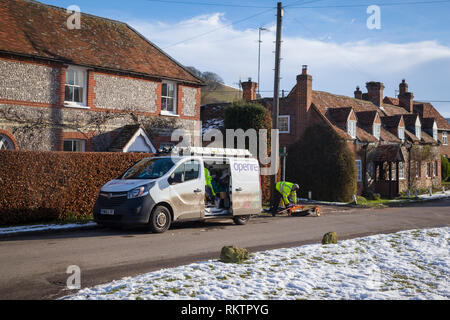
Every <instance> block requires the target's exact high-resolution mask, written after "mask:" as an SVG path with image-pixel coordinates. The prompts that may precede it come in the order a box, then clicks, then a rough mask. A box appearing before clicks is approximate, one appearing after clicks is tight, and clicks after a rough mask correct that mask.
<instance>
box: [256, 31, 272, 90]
mask: <svg viewBox="0 0 450 320" xmlns="http://www.w3.org/2000/svg"><path fill="white" fill-rule="evenodd" d="M262 31H269V29H266V28H263V27H259V38H258V39H259V40H258V94H259V95H261V91H259V90H260V88H261V43H262V40H261V32H262Z"/></svg>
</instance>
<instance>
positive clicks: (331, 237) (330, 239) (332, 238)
mask: <svg viewBox="0 0 450 320" xmlns="http://www.w3.org/2000/svg"><path fill="white" fill-rule="evenodd" d="M337 242H338V237H337V234H336V232H328V233H326V234H325V235H324V236H323V239H322V244H323V245H326V244H337Z"/></svg>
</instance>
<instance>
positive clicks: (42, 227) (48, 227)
mask: <svg viewBox="0 0 450 320" xmlns="http://www.w3.org/2000/svg"><path fill="white" fill-rule="evenodd" d="M96 225H97V224H96V223H95V222H89V223H83V224H80V223H71V224H39V225H29V226H20V227H8V228H0V235H10V234H15V233H27V232H36V231H52V230H67V229H74V228H85V227H86V228H87V227H95V226H96Z"/></svg>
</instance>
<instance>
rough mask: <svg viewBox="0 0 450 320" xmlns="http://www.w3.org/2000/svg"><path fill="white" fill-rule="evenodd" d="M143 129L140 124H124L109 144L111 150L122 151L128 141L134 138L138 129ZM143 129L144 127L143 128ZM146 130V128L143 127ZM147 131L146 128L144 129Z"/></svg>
mask: <svg viewBox="0 0 450 320" xmlns="http://www.w3.org/2000/svg"><path fill="white" fill-rule="evenodd" d="M139 129H141V126H140V125H139V124H131V125H127V126H123V127H122V128H120V129H119V130H117V131H118V132H117V135H116V137H115V138H114V139H113V141H112V142H111V144H110V145H109V148H108V149H109V151H113V152H116V151H122V150H123V149H124V148H125V146H126V145H127V144H128V142H129V141H130V140H131V138H133V136H134V134H135V133H136V131H138V130H139ZM142 129H143V128H142ZM143 130H144V129H143ZM144 132H145V130H144Z"/></svg>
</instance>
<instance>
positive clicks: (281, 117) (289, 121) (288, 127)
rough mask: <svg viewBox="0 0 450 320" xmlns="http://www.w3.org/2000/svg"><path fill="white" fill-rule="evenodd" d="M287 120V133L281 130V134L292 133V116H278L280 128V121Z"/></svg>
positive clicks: (279, 126)
mask: <svg viewBox="0 0 450 320" xmlns="http://www.w3.org/2000/svg"><path fill="white" fill-rule="evenodd" d="M281 119H287V131H282V130H281V129H280V130H279V133H291V116H290V115H280V116H278V128H281V125H280V120H281Z"/></svg>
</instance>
